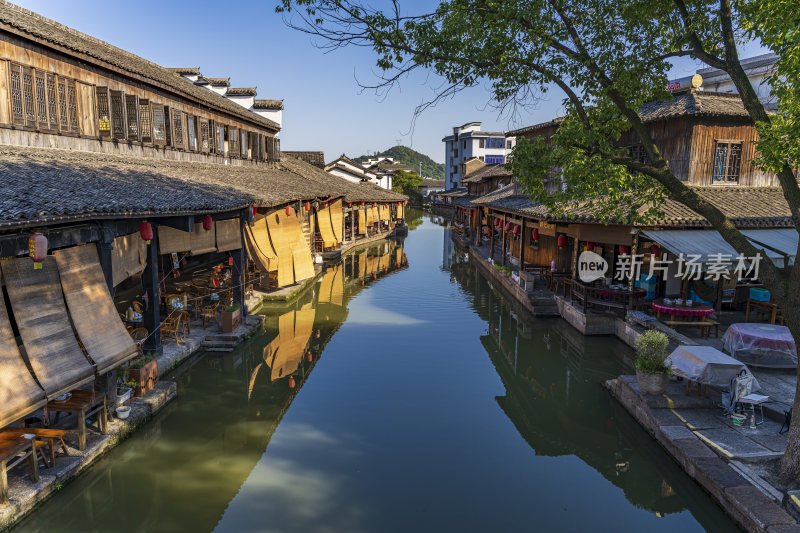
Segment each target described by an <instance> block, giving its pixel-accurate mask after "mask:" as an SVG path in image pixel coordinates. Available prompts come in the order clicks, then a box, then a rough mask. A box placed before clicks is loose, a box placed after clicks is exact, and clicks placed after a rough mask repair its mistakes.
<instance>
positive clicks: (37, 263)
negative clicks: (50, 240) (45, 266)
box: [28, 233, 47, 270]
mask: <svg viewBox="0 0 800 533" xmlns="http://www.w3.org/2000/svg"><path fill="white" fill-rule="evenodd" d="M28 255H29V256H30V258H31V259H33V268H34V270H39V269H40V268H42V263H44V260H45V258H47V237H45V236H44V235H42V234H41V233H34V234H33V235H31V236H30V237H29V238H28Z"/></svg>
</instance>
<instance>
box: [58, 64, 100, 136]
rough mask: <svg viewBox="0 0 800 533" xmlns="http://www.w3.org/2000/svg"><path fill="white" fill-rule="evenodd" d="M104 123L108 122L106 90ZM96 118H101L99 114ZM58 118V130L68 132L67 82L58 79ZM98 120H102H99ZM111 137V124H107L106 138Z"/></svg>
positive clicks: (98, 98) (98, 99) (98, 100)
mask: <svg viewBox="0 0 800 533" xmlns="http://www.w3.org/2000/svg"><path fill="white" fill-rule="evenodd" d="M105 101H106V121H107V122H108V89H106V96H105ZM97 102H98V103H100V96H99V94H98V97H97ZM98 116H100V117H102V115H100V114H99V110H98ZM58 118H59V121H58V123H59V128H60V129H61V131H69V113H67V80H65V79H64V78H58ZM99 120H102V118H100V119H99ZM100 136H101V137H102V136H103V134H102V133H101V134H100ZM110 136H111V123H110V122H109V123H108V135H106V137H110Z"/></svg>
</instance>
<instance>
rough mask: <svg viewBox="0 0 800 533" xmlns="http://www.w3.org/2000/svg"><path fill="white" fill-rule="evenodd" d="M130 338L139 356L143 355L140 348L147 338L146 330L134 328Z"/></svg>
mask: <svg viewBox="0 0 800 533" xmlns="http://www.w3.org/2000/svg"><path fill="white" fill-rule="evenodd" d="M131 338H132V339H133V342H135V343H136V349H137V350H139V355H140V356H142V355H144V350H143V348H142V346H143V345H144V340H145V339H146V338H147V328H136V329H134V330H133V331H131Z"/></svg>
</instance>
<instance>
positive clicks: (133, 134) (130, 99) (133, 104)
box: [125, 94, 139, 141]
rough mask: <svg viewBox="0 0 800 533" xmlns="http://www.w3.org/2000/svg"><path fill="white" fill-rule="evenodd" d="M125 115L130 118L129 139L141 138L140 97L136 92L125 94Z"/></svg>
mask: <svg viewBox="0 0 800 533" xmlns="http://www.w3.org/2000/svg"><path fill="white" fill-rule="evenodd" d="M125 116H126V118H127V119H128V140H129V141H138V140H139V97H138V96H136V95H135V94H126V95H125Z"/></svg>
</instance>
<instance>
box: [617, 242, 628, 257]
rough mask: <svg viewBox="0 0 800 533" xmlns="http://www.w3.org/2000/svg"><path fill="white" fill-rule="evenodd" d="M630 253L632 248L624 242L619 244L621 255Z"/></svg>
mask: <svg viewBox="0 0 800 533" xmlns="http://www.w3.org/2000/svg"><path fill="white" fill-rule="evenodd" d="M628 253H630V249H629V248H628V247H627V246H625V245H624V244H620V245H619V255H628Z"/></svg>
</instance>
